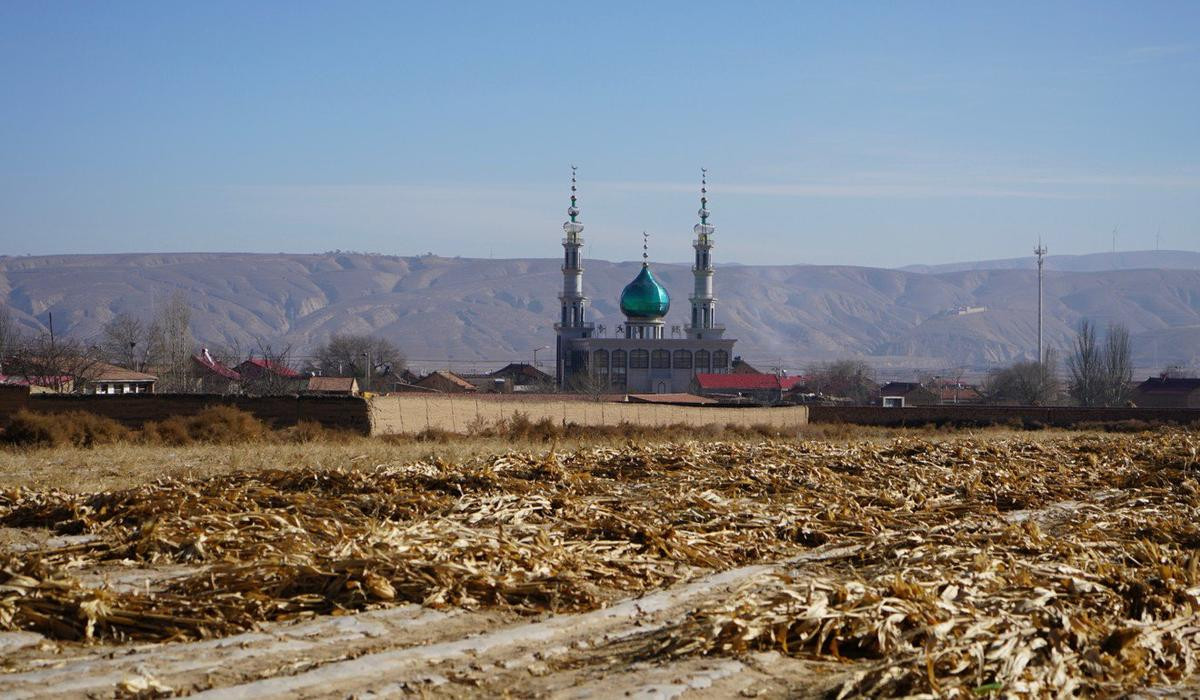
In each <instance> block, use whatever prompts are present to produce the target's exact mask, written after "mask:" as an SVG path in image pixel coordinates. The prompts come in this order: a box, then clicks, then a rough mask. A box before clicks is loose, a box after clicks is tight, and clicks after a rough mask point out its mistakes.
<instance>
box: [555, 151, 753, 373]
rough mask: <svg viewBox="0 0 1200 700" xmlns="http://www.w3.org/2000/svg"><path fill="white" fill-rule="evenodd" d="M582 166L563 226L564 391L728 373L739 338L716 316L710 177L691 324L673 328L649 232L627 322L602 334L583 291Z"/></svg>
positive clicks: (560, 358) (559, 356)
mask: <svg viewBox="0 0 1200 700" xmlns="http://www.w3.org/2000/svg"><path fill="white" fill-rule="evenodd" d="M579 214H580V210H579V203H578V199H577V191H576V182H575V168H574V167H572V168H571V204H570V206H569V207H567V215H568V216H569V217H570V219H569V220H568V221H567V222H566V223H564V224H563V231H564V232H565V233H566V235H565V236H564V238H563V240H562V245H563V268H562V270H563V290H562V293H561V294H559V301H560V302H561V318H560V319H559V322H558V323H556V324H555V325H554V329H555V331H556V333H557V335H558V338H557V342H556V344H555V355H556V363H555V366H556V369H555V381H556V382H557V384H558V386H559V388H560V389H565V390H578V391H591V392H596V393H604V392H614V393H617V392H619V393H631V394H651V393H653V394H669V393H684V392H687V391H688V390H689V388H690V387H691V384H692V377H693V376H694V375H696V374H710V373H712V374H726V373H728V372H729V368H730V358H731V357H732V354H733V344H734V342H736V341H734V340H733V339H728V338H725V337H724V333H725V328H724V326H721V325H719V324H718V323H717V322H716V306H717V298H716V296H715V295H714V293H713V273H714V270H713V264H712V249H713V243H714V242H713V233H714V232H715V231H716V229H715V227H714V226H713V225H712V224H710V223H708V219H709V211H708V178H707V173H704V175H703V177H702V178H701V181H700V212H699V215H700V223H698V224H696V225H695V226H694V227H693V229H692V230H693V232H694V233H695V235H696V237H695V239H694V240H693V241H692V248H693V249H694V250H695V263H694V265H693V266H692V274H693V276H694V279H695V286H694V288H693V292H692V296H691V297H690V301H691V305H692V309H691V310H692V314H691V323H689V324H687V325H686V326H684V327H683V328H682V329H679V328H674V329H672V332H671V333H670V334H669V335H668V333H667V332H666V321H665V318H666V315H667V312H668V311H669V310H670V308H671V295H670V294H669V293H668V292H667V290H666V288H665V287H663V286H662V284H660V283H659V281H658V280H657V279H656V278H655V276H654V272H653V271H652V270H651V268H650V261H649V254H648V251H647V248H648V246H647V243H646V237H645V234H643V240H642V269H641V270H639V271H638V274H637V276H636V277H634V279H633V281H632V282H630V283H629V284H627V285H626V286H625V289H624V290H623V291H622V292H621V299H620V304H621V312H622V313H624V314H625V323H624V324H622V325H619V326H617V327H616V328H615V329H613V337H603V335H604V328H603V327H600V329H599V333H597V328H596V325H595V324H594V323H591V322H589V321H588V320H587V318H586V310H587V304H588V298H587V296H586V295H584V293H583V266H582V264H581V260H580V257H579V253H580V250H582V248H583V236H582V235H581V234H582V233H583V222H581V221H580V220H579Z"/></svg>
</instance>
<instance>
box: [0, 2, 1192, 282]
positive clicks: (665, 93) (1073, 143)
mask: <svg viewBox="0 0 1200 700" xmlns="http://www.w3.org/2000/svg"><path fill="white" fill-rule="evenodd" d="M0 99H2V105H0V249H2V250H0V252H3V253H9V254H25V253H34V254H41V253H57V252H117V251H191V250H206V251H207V250H232V251H266V252H274V251H289V252H309V251H323V250H329V249H334V248H341V249H345V250H362V251H376V252H382V253H395V254H414V253H423V252H426V251H433V252H436V253H438V254H442V255H463V256H484V257H486V256H488V255H495V256H496V257H501V256H504V257H513V256H543V257H550V256H557V255H559V253H560V248H559V238H560V236H561V228H560V225H561V223H562V221H563V219H564V218H565V212H564V209H565V207H566V190H567V182H566V181H567V177H568V166H569V164H570V163H572V162H574V163H576V164H578V165H579V168H580V171H579V172H580V189H581V203H582V206H583V212H584V213H583V217H582V219H583V221H584V222H585V224H586V225H587V230H586V231H585V236H586V237H587V239H588V241H589V244H590V253H589V254H590V256H593V257H600V258H607V259H632V258H635V257H637V256H638V254H639V253H640V250H639V248H640V245H639V240H640V232H641V231H642V229H646V230H648V231H650V232H651V234H652V243H651V246H652V250H651V253H652V256H653V257H654V258H656V259H660V260H686V259H688V257H689V255H690V250H689V248H688V246H689V245H690V239H691V227H692V225H693V224H694V223H695V221H696V214H695V212H696V209H697V202H696V191H695V190H696V185H697V182H696V181H697V179H698V175H699V168H700V166H702V165H703V166H707V167H708V168H709V169H710V171H711V173H712V175H711V186H710V189H711V195H712V205H711V208H712V210H713V223H715V224H716V226H717V235H718V240H719V243H718V249H717V257H718V259H720V260H723V261H729V260H735V261H739V262H745V263H766V262H779V263H800V262H813V263H855V264H867V265H881V266H892V265H902V264H908V263H915V262H931V263H932V262H946V261H954V260H968V259H982V258H992V257H1012V256H1016V255H1022V254H1025V253H1027V252H1028V251H1029V249H1030V248H1032V246H1033V243H1034V242H1035V240H1036V238H1037V236H1038V235H1039V234H1041V235H1042V236H1043V237H1044V239H1045V240H1046V241H1047V243H1048V244H1049V246H1050V248H1051V252H1053V253H1087V252H1096V251H1103V250H1107V249H1109V247H1110V246H1111V230H1112V228H1113V227H1114V226H1119V227H1120V232H1119V235H1118V240H1117V245H1118V247H1119V248H1121V249H1146V248H1154V247H1155V237H1156V234H1157V233H1159V232H1160V231H1161V245H1162V247H1163V248H1176V249H1178V248H1186V249H1196V248H1200V2H1195V1H1189V2H1174V3H1172V2H1128V3H1105V2H1080V3H1070V2H1062V3H1060V2H1030V3H1016V2H994V3H987V4H985V3H976V2H967V3H960V2H940V3H918V2H879V3H858V4H847V3H825V4H823V5H821V6H818V5H816V4H801V3H756V2H727V3H721V4H715V3H714V4H705V3H699V2H680V3H668V2H638V3H618V2H589V3H579V4H575V3H566V2H553V3H544V4H534V3H525V2H517V3H498V2H488V3H435V2H427V3H419V4H418V3H400V2H385V3H362V2H339V3H327V4H319V3H312V2H287V3H283V2H279V3H245V2H236V3H234V2H231V3H222V2H213V1H211V0H205V1H204V2H190V3H182V2H152V3H128V2H103V3H101V2H92V3H77V2H71V3H55V2H45V1H42V0H39V1H37V2H15V1H13V2H5V3H3V4H0Z"/></svg>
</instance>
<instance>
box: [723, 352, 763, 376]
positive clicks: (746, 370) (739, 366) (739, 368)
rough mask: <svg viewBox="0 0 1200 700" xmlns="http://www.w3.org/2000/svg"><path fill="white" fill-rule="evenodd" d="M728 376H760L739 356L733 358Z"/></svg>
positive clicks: (758, 372)
mask: <svg viewBox="0 0 1200 700" xmlns="http://www.w3.org/2000/svg"><path fill="white" fill-rule="evenodd" d="M729 373H730V374H762V372H760V371H758V370H757V369H755V368H754V367H753V366H751V364H750V363H749V362H746V361H745V360H743V359H742V358H741V357H740V356H738V357H735V358H733V365H732V366H731V367H730V369H729Z"/></svg>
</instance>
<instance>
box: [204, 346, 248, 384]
mask: <svg viewBox="0 0 1200 700" xmlns="http://www.w3.org/2000/svg"><path fill="white" fill-rule="evenodd" d="M192 362H194V363H196V364H197V365H199V366H200V367H201V369H205V370H207V371H209V372H212V373H213V374H215V375H217V376H218V377H224V378H225V379H233V380H238V379H241V378H242V375H240V374H238V373H237V372H236V371H234V370H232V369H230V368H228V367H226V366H225V365H223V364H221V363H220V362H218V361H217V360H215V359H213V356H212V355H210V354H208V348H205V349H204V350H202V351H200V353H198V354H196V355H192Z"/></svg>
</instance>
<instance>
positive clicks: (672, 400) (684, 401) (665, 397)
mask: <svg viewBox="0 0 1200 700" xmlns="http://www.w3.org/2000/svg"><path fill="white" fill-rule="evenodd" d="M629 400H630V401H631V402H633V403H665V404H674V405H676V406H708V405H710V404H715V403H719V402H718V401H717V400H716V399H712V398H709V397H707V396H696V395H695V394H630V395H629Z"/></svg>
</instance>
